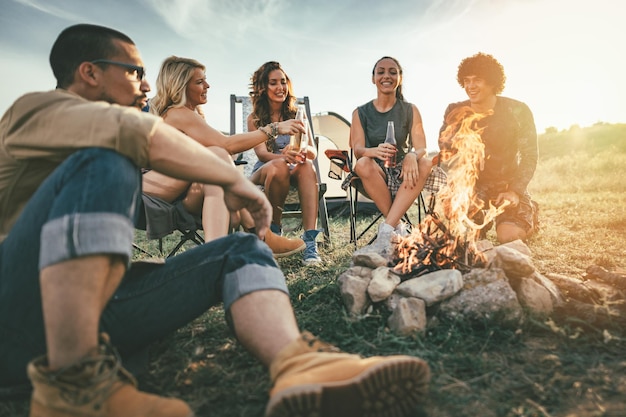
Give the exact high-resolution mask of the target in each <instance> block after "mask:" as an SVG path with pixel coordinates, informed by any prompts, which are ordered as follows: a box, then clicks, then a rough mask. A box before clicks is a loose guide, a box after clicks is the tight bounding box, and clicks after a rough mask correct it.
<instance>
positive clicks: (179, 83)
mask: <svg viewBox="0 0 626 417" xmlns="http://www.w3.org/2000/svg"><path fill="white" fill-rule="evenodd" d="M196 68H200V69H201V70H202V71H204V70H206V67H205V66H204V65H202V64H201V63H200V62H198V61H196V60H195V59H191V58H180V57H177V56H173V55H172V56H170V57H169V58H166V59H165V61H163V64H161V69H160V70H159V75H158V76H157V79H156V93H155V95H154V97H153V98H151V99H150V113H153V114H156V115H158V116H162V115H163V113H165V112H166V111H167V109H169V108H170V107H183V106H184V105H185V104H186V103H187V94H186V89H187V84H189V81H191V78H192V76H193V72H194V70H195V69H196ZM197 111H198V113H200V114H201V115H202V112H201V111H200V109H199V108H198V109H197Z"/></svg>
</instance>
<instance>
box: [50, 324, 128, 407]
mask: <svg viewBox="0 0 626 417" xmlns="http://www.w3.org/2000/svg"><path fill="white" fill-rule="evenodd" d="M89 367H92V368H93V376H92V377H91V378H89V379H88V380H87V381H85V382H84V383H83V384H81V385H78V384H73V383H70V384H68V383H67V382H68V379H71V378H63V377H64V375H65V374H70V375H71V374H76V373H79V372H81V371H83V370H84V369H86V368H89ZM48 379H49V380H50V381H51V382H60V384H58V386H59V387H60V392H59V396H60V397H61V398H62V399H63V400H64V401H67V402H68V403H70V404H74V405H77V406H82V405H86V404H90V403H93V405H94V409H96V410H98V409H100V408H101V407H102V405H103V404H104V403H105V402H106V400H107V399H108V398H109V396H110V395H111V393H112V392H111V388H112V387H113V385H115V384H116V383H117V382H118V381H120V382H124V383H129V384H131V385H133V386H136V385H137V382H136V381H135V378H134V377H133V376H132V375H131V374H130V373H129V372H128V371H127V370H126V369H124V368H123V367H122V361H121V358H120V356H119V353H118V352H117V350H116V349H115V348H114V347H113V346H112V345H111V344H110V343H109V339H108V336H106V335H103V336H101V338H100V345H99V346H98V347H97V348H95V349H94V353H92V354H89V355H88V356H86V357H84V358H83V359H82V360H81V361H80V363H79V364H73V365H69V366H66V367H64V368H61V369H59V370H58V371H55V372H54V373H51V374H50V375H49V377H48ZM89 387H94V388H91V389H90V388H89Z"/></svg>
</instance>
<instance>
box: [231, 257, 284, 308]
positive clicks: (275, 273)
mask: <svg viewBox="0 0 626 417" xmlns="http://www.w3.org/2000/svg"><path fill="white" fill-rule="evenodd" d="M263 290H277V291H282V292H284V293H285V294H287V295H289V290H288V289H287V284H286V282H285V276H284V275H283V273H282V272H281V270H280V269H279V268H276V267H272V266H269V265H256V264H248V265H245V266H243V267H242V268H239V269H237V270H235V271H233V272H230V273H228V274H227V275H226V277H225V279H224V292H223V294H224V296H223V297H224V298H223V301H224V310H225V311H229V310H230V306H231V305H232V304H233V303H234V302H235V301H236V300H238V299H239V298H241V297H243V296H244V295H246V294H250V293H252V292H255V291H263Z"/></svg>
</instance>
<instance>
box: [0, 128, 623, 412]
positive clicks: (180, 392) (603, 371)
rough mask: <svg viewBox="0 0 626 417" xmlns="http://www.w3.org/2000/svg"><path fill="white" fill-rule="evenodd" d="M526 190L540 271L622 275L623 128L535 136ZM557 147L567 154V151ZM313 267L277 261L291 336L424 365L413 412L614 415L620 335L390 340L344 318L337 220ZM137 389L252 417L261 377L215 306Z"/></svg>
mask: <svg viewBox="0 0 626 417" xmlns="http://www.w3.org/2000/svg"><path fill="white" fill-rule="evenodd" d="M540 144H541V147H540V149H541V154H542V156H541V160H540V163H539V167H538V170H537V173H536V175H535V179H534V180H533V182H532V185H531V191H532V194H533V196H534V197H535V198H536V199H537V200H538V201H539V203H540V205H541V219H542V222H543V229H542V231H541V232H540V233H539V234H537V235H536V236H534V237H533V238H532V239H531V241H530V242H529V246H530V247H531V249H532V251H533V260H534V261H535V263H536V266H537V268H538V270H539V271H540V272H541V273H544V274H545V273H550V272H554V273H559V274H565V275H569V276H571V277H580V276H581V275H582V274H583V272H584V270H585V269H586V268H587V267H588V266H590V265H592V264H599V265H602V266H604V267H605V268H607V269H621V270H623V268H625V267H626V247H625V246H624V243H625V242H626V208H625V207H626V201H625V200H626V126H622V125H612V126H611V125H599V126H594V127H592V128H588V129H583V130H573V131H570V132H561V133H552V134H550V135H543V136H542V138H541V142H540ZM566 145H567V146H566ZM332 234H333V242H332V243H331V244H330V245H328V246H326V247H324V248H322V257H323V258H324V259H325V260H326V263H325V265H324V266H320V267H311V268H303V267H301V266H300V263H299V258H298V257H297V256H296V257H292V258H287V259H284V260H281V262H280V265H281V268H282V269H283V271H284V273H285V275H286V277H287V280H288V284H289V287H290V291H291V299H292V302H293V305H294V308H295V311H296V315H297V317H298V321H299V323H300V325H301V327H302V328H304V329H307V330H309V331H311V332H313V333H315V334H317V335H319V336H321V337H322V338H323V339H326V340H327V341H329V342H331V343H333V344H335V345H337V346H339V347H340V348H342V349H344V350H347V351H351V352H358V353H361V354H363V355H380V354H382V355H385V354H394V353H404V354H410V355H416V356H420V357H422V358H424V359H426V360H427V361H428V362H429V364H430V365H431V368H432V371H433V378H432V384H431V395H430V397H429V399H428V400H427V402H426V404H424V406H423V407H422V409H420V410H416V413H415V416H430V417H462V416H482V417H485V416H486V417H489V416H503V417H522V416H523V417H531V416H533V417H534V416H537V417H539V416H543V417H548V416H552V417H557V416H563V417H564V416H568V417H569V416H572V417H573V416H577V417H587V416H588V417H591V416H594V417H595V416H625V415H626V405H625V401H624V398H626V376H625V375H626V358H625V357H624V351H625V349H626V331H625V329H624V328H620V327H619V326H617V325H612V324H610V323H609V324H607V325H606V326H604V327H602V328H598V327H593V326H590V325H588V324H586V323H580V322H578V321H577V320H576V319H573V318H572V319H571V320H562V321H559V322H556V321H553V320H547V321H543V322H539V321H533V320H528V321H527V322H526V323H524V324H523V325H522V326H520V327H518V328H505V327H502V326H500V325H499V324H498V323H493V322H490V323H480V324H475V323H474V324H470V323H463V322H455V323H447V322H444V323H439V324H438V325H436V326H433V327H430V328H429V329H428V331H427V332H426V333H425V334H424V335H419V336H414V337H398V336H395V335H393V334H392V333H390V332H389V331H388V329H387V328H386V318H387V315H388V313H387V312H385V311H384V310H382V309H381V310H374V312H373V313H372V314H371V315H369V316H368V317H367V318H365V319H364V320H362V321H360V322H357V323H353V322H350V321H348V320H346V319H345V316H344V311H343V308H342V304H341V300H340V297H339V292H338V287H337V284H336V278H337V276H338V275H339V274H340V273H341V272H342V271H343V270H345V269H346V268H347V266H348V264H349V260H350V255H351V253H352V247H351V246H350V245H349V244H348V223H347V221H346V219H341V218H339V219H333V222H332ZM141 383H142V387H143V388H144V389H147V390H150V391H154V392H157V393H160V394H164V395H174V396H179V397H181V398H183V399H185V400H186V401H188V402H189V403H190V404H191V405H192V406H193V407H194V408H195V409H196V410H197V412H198V415H199V416H209V415H210V416H213V417H220V416H224V417H226V416H228V417H232V416H241V417H253V416H254V417H258V416H262V415H263V409H264V406H265V403H266V401H267V390H268V388H269V385H268V378H267V372H266V370H265V369H263V367H261V366H260V365H258V364H257V362H256V361H255V360H254V359H253V358H252V357H251V356H250V355H249V354H248V353H247V352H245V351H244V350H243V349H242V348H241V346H239V345H238V344H237V342H236V341H235V339H234V338H233V336H232V335H231V334H230V333H229V331H228V329H227V327H226V325H225V324H224V320H223V311H222V309H221V308H219V307H216V308H213V309H212V310H210V311H208V312H207V313H206V314H204V315H203V316H202V317H200V318H198V319H197V320H195V321H194V322H193V323H191V324H189V325H188V326H186V327H185V328H183V329H181V330H179V331H178V332H176V333H175V334H173V335H171V336H170V337H168V338H166V339H165V340H163V341H161V342H160V343H158V344H156V345H155V346H154V348H153V349H152V351H151V362H150V366H149V370H148V373H147V374H146V375H144V376H143V377H142V378H141ZM25 404H26V403H25V402H23V401H22V402H10V403H4V404H0V415H2V416H5V415H15V416H21V415H26V412H25Z"/></svg>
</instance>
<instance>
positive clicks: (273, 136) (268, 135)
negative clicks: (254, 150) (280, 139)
mask: <svg viewBox="0 0 626 417" xmlns="http://www.w3.org/2000/svg"><path fill="white" fill-rule="evenodd" d="M259 130H260V131H261V132H263V133H265V135H266V136H267V139H269V140H274V139H276V136H275V135H272V133H270V131H269V130H268V129H267V126H261V127H259Z"/></svg>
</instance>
